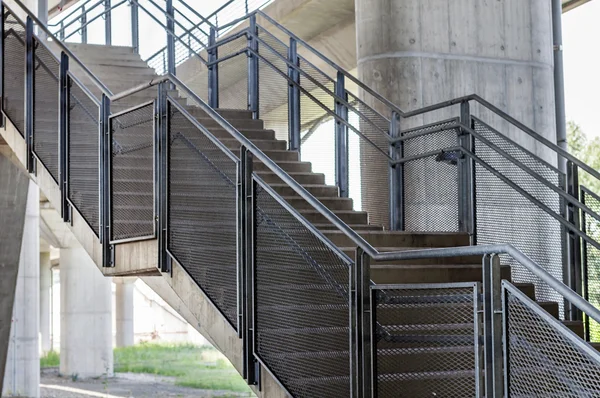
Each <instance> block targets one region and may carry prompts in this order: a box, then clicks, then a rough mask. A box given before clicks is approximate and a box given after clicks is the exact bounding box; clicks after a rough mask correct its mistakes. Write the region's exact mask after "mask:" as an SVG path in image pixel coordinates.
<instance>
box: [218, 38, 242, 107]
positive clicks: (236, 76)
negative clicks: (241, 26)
mask: <svg viewBox="0 0 600 398" xmlns="http://www.w3.org/2000/svg"><path fill="white" fill-rule="evenodd" d="M246 48H247V39H246V36H242V37H240V38H238V39H235V40H233V41H231V42H229V43H226V44H224V45H222V46H220V47H219V48H218V56H219V58H220V59H222V58H225V57H228V56H233V55H234V54H236V53H238V52H239V51H241V50H245V49H246ZM218 67H219V108H224V109H244V110H245V109H248V57H247V55H246V53H241V54H239V55H237V56H234V57H232V58H229V59H227V60H225V61H222V62H219V64H218Z"/></svg>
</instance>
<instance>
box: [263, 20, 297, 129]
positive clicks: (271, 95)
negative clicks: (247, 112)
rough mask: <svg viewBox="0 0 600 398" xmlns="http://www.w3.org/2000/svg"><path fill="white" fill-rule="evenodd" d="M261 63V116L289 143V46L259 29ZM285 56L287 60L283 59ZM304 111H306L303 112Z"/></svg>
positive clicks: (269, 127)
mask: <svg viewBox="0 0 600 398" xmlns="http://www.w3.org/2000/svg"><path fill="white" fill-rule="evenodd" d="M258 37H259V38H260V39H261V40H263V41H264V44H263V43H259V44H258V52H259V54H260V55H261V56H262V57H264V59H261V60H259V66H258V70H259V77H258V79H259V85H258V91H259V115H260V118H261V119H262V120H263V121H264V122H265V128H267V129H270V130H274V131H275V136H276V138H277V139H278V140H285V141H287V140H288V130H289V129H288V80H287V78H286V76H287V75H288V65H287V63H286V62H285V61H284V60H285V59H287V57H288V47H287V45H285V44H283V43H281V42H280V41H279V40H278V39H276V38H275V37H273V36H272V35H271V34H270V33H268V32H267V31H266V30H264V29H263V28H261V27H259V28H258ZM282 57H283V58H282ZM300 112H302V109H301V110H300Z"/></svg>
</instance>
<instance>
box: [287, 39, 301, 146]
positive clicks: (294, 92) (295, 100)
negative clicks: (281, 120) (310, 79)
mask: <svg viewBox="0 0 600 398" xmlns="http://www.w3.org/2000/svg"><path fill="white" fill-rule="evenodd" d="M288 61H289V62H290V64H291V65H295V66H298V67H299V66H300V59H299V57H298V44H297V42H296V39H294V38H293V37H290V47H289V49H288ZM288 77H289V78H290V82H289V83H288V130H289V137H288V141H289V144H288V148H289V150H290V151H300V88H299V86H300V73H299V72H298V71H297V70H296V68H294V67H293V66H288Z"/></svg>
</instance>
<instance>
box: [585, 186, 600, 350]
mask: <svg viewBox="0 0 600 398" xmlns="http://www.w3.org/2000/svg"><path fill="white" fill-rule="evenodd" d="M581 200H582V202H583V203H585V205H586V206H587V207H589V208H590V209H591V210H593V211H594V212H595V213H596V214H600V198H598V196H596V195H595V194H593V193H591V192H590V191H589V190H587V189H586V188H583V190H582V193H581ZM582 214H583V224H584V225H583V226H584V228H585V229H584V231H585V233H586V234H587V235H588V236H590V237H591V238H592V239H594V240H595V241H596V242H598V241H600V220H598V219H596V218H595V217H594V216H592V215H591V214H587V213H586V212H582ZM583 248H584V253H585V258H584V259H585V262H584V264H583V266H584V267H585V269H584V280H583V283H584V297H585V299H586V300H588V301H589V302H590V303H592V305H593V306H594V307H596V308H600V250H598V249H597V248H596V247H595V246H594V245H592V243H590V242H588V241H586V240H584V241H583ZM586 276H587V278H586ZM588 323H589V334H590V340H591V341H594V342H599V341H600V324H598V322H595V321H594V320H592V319H589V321H588Z"/></svg>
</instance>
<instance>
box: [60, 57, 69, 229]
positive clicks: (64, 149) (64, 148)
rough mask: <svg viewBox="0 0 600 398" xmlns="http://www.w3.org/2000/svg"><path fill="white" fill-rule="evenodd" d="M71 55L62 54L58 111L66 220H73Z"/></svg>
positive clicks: (61, 194) (62, 195)
mask: <svg viewBox="0 0 600 398" xmlns="http://www.w3.org/2000/svg"><path fill="white" fill-rule="evenodd" d="M68 72H69V57H68V56H67V54H65V52H64V51H63V52H61V54H60V71H59V102H58V106H59V111H58V120H59V122H58V146H59V151H58V152H59V168H58V174H59V177H58V179H59V188H60V203H61V208H60V214H61V217H62V220H63V221H64V222H69V221H70V220H71V214H70V213H71V210H70V207H69V201H68V200H67V199H68V198H69V150H68V148H69V133H68V129H69V102H70V87H69V76H68Z"/></svg>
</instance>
